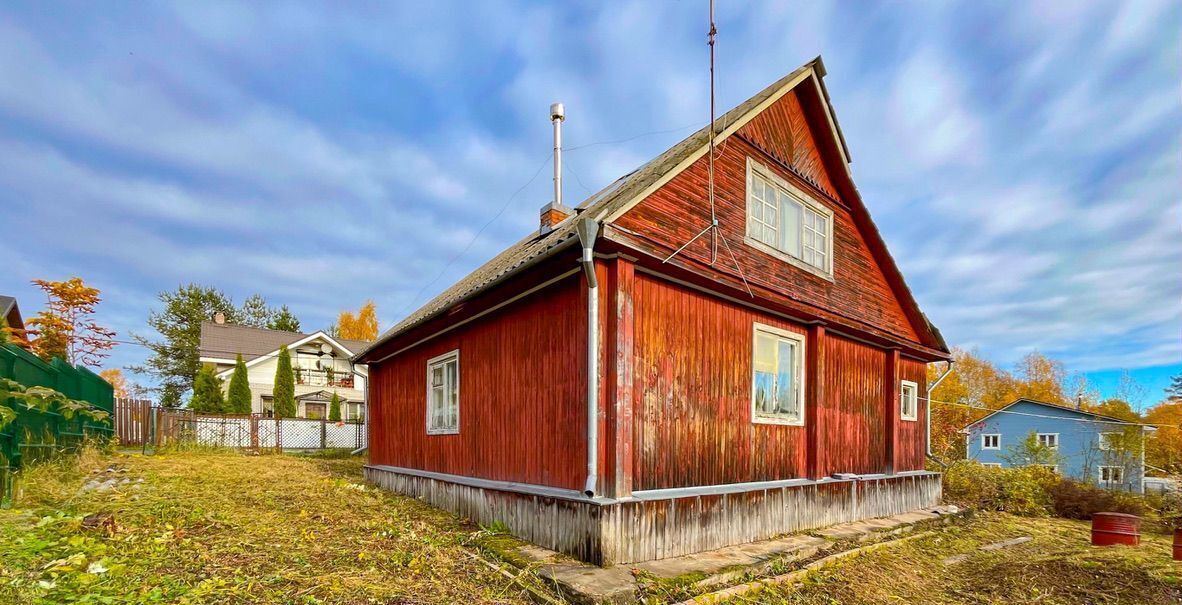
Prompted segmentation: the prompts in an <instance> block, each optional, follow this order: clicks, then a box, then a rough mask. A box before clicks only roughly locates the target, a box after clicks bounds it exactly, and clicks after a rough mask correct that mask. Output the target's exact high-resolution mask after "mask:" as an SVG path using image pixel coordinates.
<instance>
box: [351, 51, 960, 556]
mask: <svg viewBox="0 0 1182 605" xmlns="http://www.w3.org/2000/svg"><path fill="white" fill-rule="evenodd" d="M824 75H825V71H824V67H823V65H822V63H821V60H820V58H818V59H816V60H814V61H812V62H810V63H808V64H806V65H804V66H803V67H801V68H800V69H797V70H796V71H794V72H792V73H790V74H788V75H787V76H785V77H784V78H782V79H781V80H779V81H778V82H776V83H774V84H772V85H771V86H769V87H768V88H767V89H765V90H763V91H762V92H760V93H759V94H757V95H755V96H754V97H752V98H751V99H749V100H748V101H746V102H744V103H743V104H742V105H739V106H738V107H736V108H734V109H732V110H731V111H729V112H727V113H726V114H724V115H723V116H721V117H720V118H719V119H718V120H717V121H716V127H715V128H716V130H717V138H716V145H717V147H716V151H715V158H716V159H715V166H714V170H715V178H714V183H715V215H714V216H716V217H717V221H718V226H719V232H718V233H719V235H720V236H719V237H717V238H716V234H715V233H714V232H712V231H710V230H707V233H706V234H705V235H703V236H702V237H698V238H697V239H694V237H695V236H696V235H699V234H700V233H702V231H703V229H704V228H705V227H707V226H709V225H710V224H711V222H712V218H711V216H712V215H711V208H710V203H709V197H708V193H707V192H708V171H709V162H708V156H707V153H708V148H709V137H710V134H709V130H708V129H703V130H702V131H700V132H698V133H696V134H694V135H692V136H690V137H689V138H687V139H685V140H684V141H682V142H680V143H678V144H677V145H675V146H673V147H672V148H671V149H669V150H668V151H666V152H664V153H662V154H661V155H660V156H658V157H656V158H655V159H653V160H652V161H650V162H648V163H647V164H645V165H644V166H642V167H640V168H639V169H637V170H636V171H634V172H632V173H630V174H628V175H626V176H624V177H622V178H621V179H619V180H618V181H616V182H615V183H612V184H611V185H610V186H608V187H607V188H605V189H604V190H602V191H600V192H599V193H597V194H595V195H594V196H592V197H590V198H589V199H587V200H585V201H584V202H583V203H582V204H580V205H579V206H578V207H576V208H573V209H571V208H566V207H563V206H561V204H560V203H559V204H555V203H551V204H549V205H547V206H546V207H544V208H543V209H542V217H541V218H542V221H541V226H540V229H539V230H538V231H537V232H535V233H531V234H530V235H528V236H527V237H525V238H524V239H522V240H521V241H520V242H518V243H516V244H514V245H513V246H511V247H510V248H509V249H508V250H506V251H504V252H502V253H501V254H500V255H498V256H497V257H496V258H494V259H492V260H491V261H489V262H488V263H487V264H485V265H484V266H482V267H480V268H479V269H477V270H476V271H475V272H473V273H472V274H471V275H469V276H468V277H466V278H465V279H463V280H461V281H460V282H459V283H457V284H455V285H454V286H452V287H451V288H449V289H448V290H446V291H444V292H443V293H442V294H440V295H439V296H438V297H437V298H435V299H434V300H432V301H431V302H429V303H428V304H427V305H426V306H424V307H423V308H421V309H419V310H418V311H416V312H415V313H413V314H411V315H410V316H409V317H407V318H406V319H404V320H403V321H402V322H401V323H399V324H398V325H396V326H395V327H394V328H393V329H391V330H390V331H389V332H387V333H386V334H384V335H383V336H382V337H381V338H380V339H379V340H378V341H377V342H375V343H374V344H373V345H372V346H371V347H370V348H368V349H367V350H365V351H363V352H362V353H361V354H360V355H359V356H358V357H357V358H356V361H357V362H359V363H366V364H369V375H370V392H369V406H370V410H371V411H370V417H369V420H370V423H371V425H370V432H371V435H370V441H369V443H370V449H369V455H370V463H369V465H368V466H367V467H366V473H367V475H368V477H369V478H370V479H372V480H373V481H375V482H377V483H379V484H380V485H382V486H384V487H386V488H389V489H392V490H395V491H398V492H402V493H407V494H412V495H415V496H420V497H423V498H425V499H427V500H428V501H429V502H431V503H433V504H435V505H436V506H439V507H442V508H445V509H448V510H451V511H453V512H456V513H459V514H462V515H466V516H468V517H470V518H472V519H475V520H478V521H480V522H482V523H491V522H493V521H498V520H499V521H502V522H504V523H505V524H506V525H508V527H509V528H510V530H511V531H512V532H513V533H515V534H517V535H519V536H521V537H523V538H525V539H528V540H531V541H533V542H536V543H538V544H541V545H543V546H546V547H549V548H553V549H556V550H560V551H563V552H566V553H568V554H571V555H574V556H577V557H580V558H583V559H585V560H589V561H594V562H598V563H626V562H634V561H643V560H648V559H654V558H663V557H668V556H676V555H682V554H687V553H692V552H697V551H702V550H707V549H713V548H718V547H722V546H725V545H730V544H736V543H742V542H748V541H752V540H759V539H764V538H769V537H772V536H774V535H777V534H781V533H784V532H787V531H793V530H800V529H807V528H810V527H818V526H822V525H827V524H831V523H837V522H843V521H848V520H852V519H857V518H864V517H874V516H881V515H888V514H895V513H898V512H903V511H906V510H911V509H915V508H920V507H925V506H931V505H934V504H935V503H936V502H937V501H938V499H939V497H940V476H939V475H938V474H935V473H929V472H925V471H924V470H923V469H924V456H925V428H924V427H925V421H926V418H925V416H926V411H925V409H924V407H925V406H923V405H921V404H920V401H921V396H920V393H923V392H924V388H925V375H926V373H925V369H926V364H928V363H930V362H934V361H938V360H947V359H948V358H949V353H948V347H947V346H946V345H945V343H944V341H943V339H942V338H941V337H940V334H939V332H938V331H937V330H936V329H935V328H934V327H933V326H932V325H931V324H930V323H929V322H928V321H927V319H926V318H925V317H924V315H923V314H922V313H921V312H920V310H919V307H918V306H917V305H916V302H915V300H914V298H913V297H912V295H911V293H910V292H909V291H908V289H907V286H906V285H905V284H904V282H903V278H902V276H901V275H900V273H899V270H898V268H897V267H896V266H895V263H894V261H893V260H892V259H891V257H890V254H889V253H888V252H887V249H886V246H885V244H884V243H883V240H882V238H881V236H880V235H879V233H878V231H877V230H876V229H875V227H874V224H873V223H872V222H871V220H870V215H869V214H868V212H867V210H866V207H865V205H864V204H863V202H862V200H861V198H860V197H859V195H858V191H857V188H856V187H855V186H854V183H853V181H852V180H851V176H850V171H849V168H848V166H849V161H850V160H849V154H848V151H847V149H846V146H845V142H844V140H843V139H842V135H841V132H840V130H839V129H838V125H837V120H836V118H835V116H834V114H833V109H832V107H831V106H830V103H829V99H828V94H827V92H826V89H825V86H824V84H823V82H822V77H823V76H824ZM687 243H688V245H686V244H687ZM683 246H684V248H683ZM679 249H680V251H679V252H678V250H679ZM675 252H676V254H674V253H675ZM589 429H590V430H589Z"/></svg>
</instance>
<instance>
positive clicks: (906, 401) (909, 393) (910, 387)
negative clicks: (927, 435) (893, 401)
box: [899, 380, 919, 420]
mask: <svg viewBox="0 0 1182 605" xmlns="http://www.w3.org/2000/svg"><path fill="white" fill-rule="evenodd" d="M899 417H901V418H902V419H903V420H917V419H918V418H919V385H917V384H915V383H914V382H911V381H909V380H904V381H903V382H902V384H901V385H900V387H899Z"/></svg>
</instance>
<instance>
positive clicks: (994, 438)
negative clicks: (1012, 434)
mask: <svg viewBox="0 0 1182 605" xmlns="http://www.w3.org/2000/svg"><path fill="white" fill-rule="evenodd" d="M981 449H983V450H1000V449H1001V433H986V434H984V435H981Z"/></svg>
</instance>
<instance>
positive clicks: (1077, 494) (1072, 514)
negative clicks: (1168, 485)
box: [1051, 479, 1145, 519]
mask: <svg viewBox="0 0 1182 605" xmlns="http://www.w3.org/2000/svg"><path fill="white" fill-rule="evenodd" d="M1051 497H1052V498H1053V499H1054V507H1055V514H1056V515H1058V516H1060V517H1066V518H1068V519H1091V518H1092V515H1094V514H1096V513H1100V512H1108V513H1128V514H1130V515H1143V514H1145V505H1144V504H1142V502H1141V499H1140V498H1139V497H1137V496H1135V495H1133V494H1129V493H1126V492H1113V491H1108V490H1105V489H1101V488H1099V487H1096V486H1094V485H1088V484H1086V483H1080V482H1079V481H1073V480H1071V479H1063V480H1062V481H1059V482H1058V483H1057V484H1055V485H1054V486H1052V487H1051Z"/></svg>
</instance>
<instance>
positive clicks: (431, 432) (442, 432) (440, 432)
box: [427, 429, 460, 435]
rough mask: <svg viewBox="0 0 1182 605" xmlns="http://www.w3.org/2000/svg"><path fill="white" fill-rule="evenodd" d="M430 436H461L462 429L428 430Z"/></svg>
mask: <svg viewBox="0 0 1182 605" xmlns="http://www.w3.org/2000/svg"><path fill="white" fill-rule="evenodd" d="M427 434H428V435H459V434H460V429H434V430H432V429H427Z"/></svg>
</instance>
